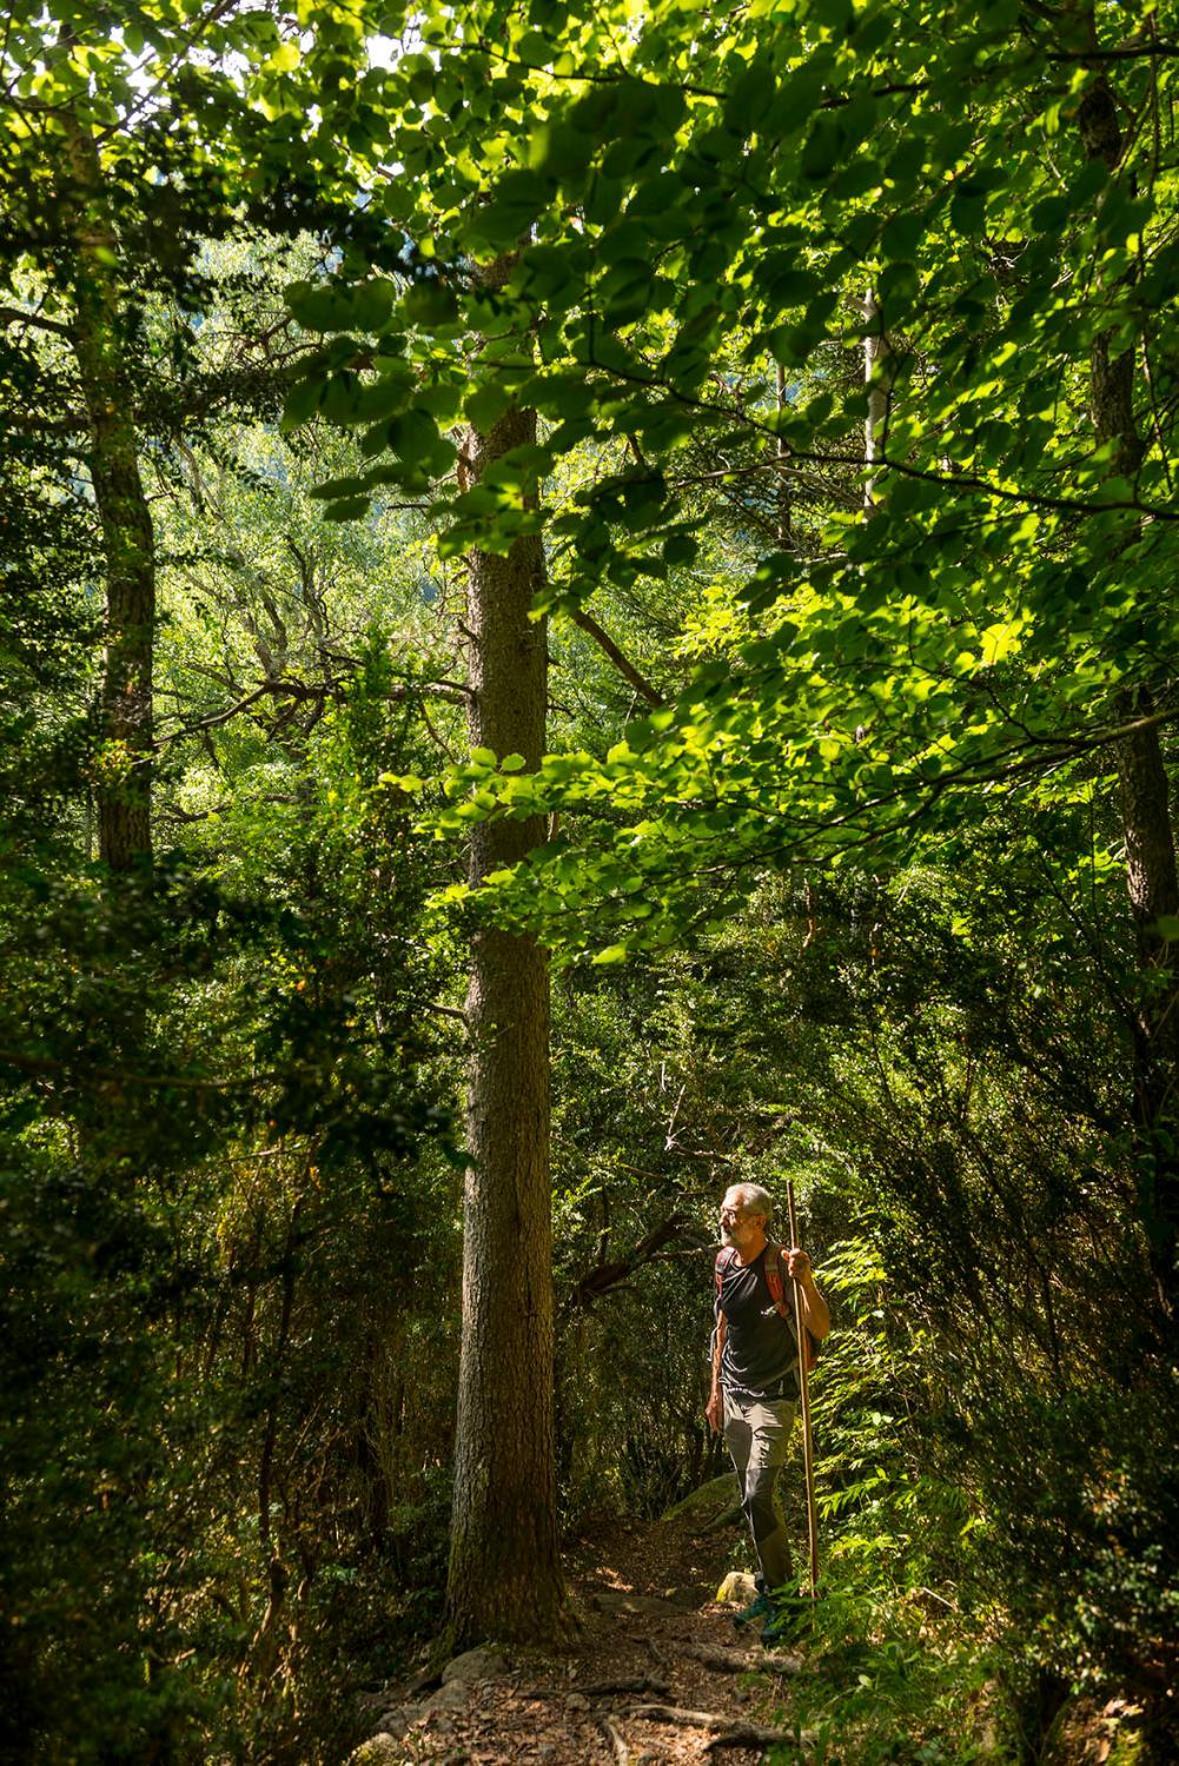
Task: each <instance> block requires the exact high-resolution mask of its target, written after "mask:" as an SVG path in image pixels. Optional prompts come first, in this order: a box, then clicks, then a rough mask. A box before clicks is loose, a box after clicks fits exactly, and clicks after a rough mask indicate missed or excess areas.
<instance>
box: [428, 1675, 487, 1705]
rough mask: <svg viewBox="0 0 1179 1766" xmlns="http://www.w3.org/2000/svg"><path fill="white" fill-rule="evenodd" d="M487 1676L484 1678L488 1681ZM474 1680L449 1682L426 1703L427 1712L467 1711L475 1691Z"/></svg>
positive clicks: (432, 1694) (431, 1695) (433, 1693)
mask: <svg viewBox="0 0 1179 1766" xmlns="http://www.w3.org/2000/svg"><path fill="white" fill-rule="evenodd" d="M486 1678H487V1676H486V1675H485V1676H484V1679H486ZM474 1687H475V1682H474V1680H448V1681H446V1682H445V1684H444V1685H442V1686H440V1687H439V1688H438V1691H437V1692H432V1693H431V1694H430V1696H429V1698H428V1699H427V1700H426V1703H425V1707H424V1708H425V1710H426V1711H427V1712H430V1711H465V1710H466V1708H467V1706H468V1704H469V1703H470V1700H471V1693H472V1691H473V1690H474Z"/></svg>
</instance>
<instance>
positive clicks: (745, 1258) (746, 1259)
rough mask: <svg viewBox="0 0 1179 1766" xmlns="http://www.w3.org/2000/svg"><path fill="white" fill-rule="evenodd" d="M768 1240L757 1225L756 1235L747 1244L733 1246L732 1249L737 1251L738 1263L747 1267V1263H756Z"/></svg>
mask: <svg viewBox="0 0 1179 1766" xmlns="http://www.w3.org/2000/svg"><path fill="white" fill-rule="evenodd" d="M769 1242H770V1241H769V1240H768V1239H767V1238H766V1235H765V1234H764V1233H763V1232H762V1230H761V1228H760V1227H759V1228H758V1231H757V1237H756V1238H755V1239H752V1240H751V1241H750V1243H749V1244H748V1245H736V1246H734V1250H735V1251H736V1253H737V1262H738V1263H740V1264H741V1265H742V1267H748V1265H749V1264H751V1263H756V1262H757V1260H758V1258H759V1257H760V1256H761V1254H762V1252H763V1251H764V1250H765V1248H766V1246H767V1245H768V1244H769Z"/></svg>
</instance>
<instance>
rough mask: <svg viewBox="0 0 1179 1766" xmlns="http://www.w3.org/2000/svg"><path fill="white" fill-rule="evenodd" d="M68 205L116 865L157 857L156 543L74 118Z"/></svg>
mask: <svg viewBox="0 0 1179 1766" xmlns="http://www.w3.org/2000/svg"><path fill="white" fill-rule="evenodd" d="M65 145H66V158H67V165H68V180H69V181H68V188H67V189H66V190H65V191H64V192H63V199H64V200H63V206H64V208H65V210H66V213H67V214H68V216H69V218H70V223H71V231H72V234H73V245H74V266H73V269H74V290H73V292H74V316H73V322H72V324H71V327H70V330H71V335H72V341H73V346H74V355H75V357H76V360H77V364H78V374H79V378H80V381H81V385H82V392H83V396H84V398H85V401H86V410H87V415H88V416H89V419H90V460H89V463H90V477H91V482H92V484H93V486H94V500H95V504H96V506H97V509H98V515H99V520H100V522H101V524H102V536H103V547H104V551H105V554H106V653H105V659H104V667H103V676H102V686H101V694H100V703H101V718H102V735H103V747H102V752H101V754H100V756H99V772H98V779H97V783H96V791H95V796H96V800H97V808H98V848H99V857H100V858H101V859H103V860H104V861H105V862H106V863H107V864H108V865H109V866H110V867H111V869H112V870H114V871H126V870H130V869H131V868H132V867H133V866H134V865H136V864H137V863H140V862H142V861H144V860H149V859H150V857H151V844H152V842H151V759H152V745H153V732H152V651H153V642H154V627H155V543H154V535H153V531H152V521H151V512H150V510H149V508H148V504H147V498H146V497H145V495H144V492H143V484H142V481H141V479H140V476H139V437H138V435H137V433H136V429H135V423H134V418H133V416H132V409H133V407H132V396H131V385H130V379H129V376H128V373H127V368H126V359H125V337H124V322H123V313H122V311H121V303H120V300H119V288H118V239H117V236H116V234H115V231H114V227H113V225H112V224H111V220H110V216H109V212H108V209H107V204H106V200H105V197H104V193H103V188H102V168H101V166H100V164H99V159H98V151H97V148H96V146H95V142H94V137H93V135H92V134H91V133H90V131H89V129H88V128H87V127H86V126H84V125H83V124H82V123H80V122H79V121H78V120H77V119H76V118H67V119H66V123H65Z"/></svg>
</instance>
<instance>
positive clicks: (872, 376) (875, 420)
mask: <svg viewBox="0 0 1179 1766" xmlns="http://www.w3.org/2000/svg"><path fill="white" fill-rule="evenodd" d="M891 358H892V345H891V344H890V343H889V341H888V337H887V335H886V333H885V330H884V314H883V313H882V312H881V310H880V301H879V299H878V297H877V294H876V290H875V289H874V288H870V289H869V290H868V292H867V294H866V295H865V296H864V384H865V386H866V387H867V388H868V414H867V416H866V417H865V418H864V458H865V460H866V461H867V462H868V464H869V466H871V465H873V464H874V463H875V462H876V461H877V460H879V458H880V456H881V455H882V454H883V452H884V448H885V442H886V441H887V437H888V407H889V397H890V390H891V389H890V387H889V384H888V376H887V372H886V370H887V365H888V363H889V361H890V360H891ZM875 490H876V479H875V477H873V476H869V477H868V478H867V479H865V481H864V507H865V509H871V508H872V505H873V502H874V493H875Z"/></svg>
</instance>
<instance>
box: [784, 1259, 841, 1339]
mask: <svg viewBox="0 0 1179 1766" xmlns="http://www.w3.org/2000/svg"><path fill="white" fill-rule="evenodd" d="M786 1273H787V1274H788V1275H789V1277H790V1279H791V1281H795V1282H797V1283H798V1286H799V1291H800V1294H801V1297H802V1322H803V1324H804V1325H805V1326H806V1328H807V1330H808V1331H809V1332H810V1334H811V1336H812V1337H814V1339H815V1341H816V1342H817V1343H821V1342H822V1341H823V1338H824V1337H825V1336H826V1335H827V1333H828V1332H829V1331H830V1329H831V1314H830V1312H829V1310H828V1308H827V1302H826V1301H825V1300H824V1298H823V1296H822V1294H820V1292H819V1290H818V1288H817V1287H816V1286H815V1274H814V1271H813V1270H812V1268H811V1260H810V1258H809V1257H808V1256H807V1254H806V1252H805V1251H800V1250H799V1249H798V1248H797V1247H795V1248H794V1249H793V1250H791V1251H787V1253H786Z"/></svg>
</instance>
